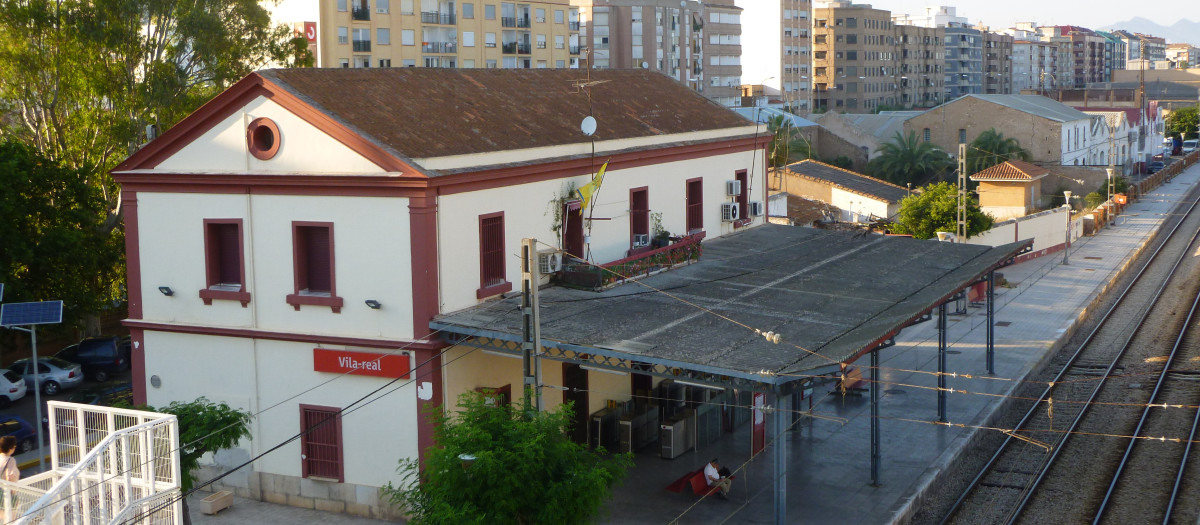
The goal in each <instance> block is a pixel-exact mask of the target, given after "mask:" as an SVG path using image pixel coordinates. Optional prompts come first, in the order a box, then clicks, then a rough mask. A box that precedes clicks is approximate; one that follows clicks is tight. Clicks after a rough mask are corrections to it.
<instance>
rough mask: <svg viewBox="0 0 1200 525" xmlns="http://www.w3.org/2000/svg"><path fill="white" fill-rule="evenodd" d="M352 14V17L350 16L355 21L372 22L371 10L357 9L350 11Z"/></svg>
mask: <svg viewBox="0 0 1200 525" xmlns="http://www.w3.org/2000/svg"><path fill="white" fill-rule="evenodd" d="M350 13H351V15H350V16H351V18H353V19H354V20H370V19H371V10H370V9H369V8H366V7H355V8H354V9H352V10H351V11H350Z"/></svg>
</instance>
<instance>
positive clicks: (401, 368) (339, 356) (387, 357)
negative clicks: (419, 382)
mask: <svg viewBox="0 0 1200 525" xmlns="http://www.w3.org/2000/svg"><path fill="white" fill-rule="evenodd" d="M411 369H412V357H411V356H410V355H409V354H408V353H406V352H396V353H390V354H385V353H375V352H359V351H354V350H331V349H329V348H314V349H313V370H316V371H317V372H332V373H335V374H346V373H349V374H352V375H358V376H375V377H392V378H401V379H408V373H409V370H411Z"/></svg>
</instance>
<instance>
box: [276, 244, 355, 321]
mask: <svg viewBox="0 0 1200 525" xmlns="http://www.w3.org/2000/svg"><path fill="white" fill-rule="evenodd" d="M333 254H334V249H333V223H331V222H293V223H292V268H293V277H294V279H295V283H296V288H295V293H292V294H290V295H288V297H287V301H288V304H291V305H293V306H295V307H296V309H297V310H299V309H300V305H304V304H311V305H320V306H329V307H332V308H333V312H334V313H338V312H340V311H341V308H342V303H343V301H342V298H341V297H338V296H337V281H336V278H335V277H336V275H337V274H336V273H335V268H334V257H333Z"/></svg>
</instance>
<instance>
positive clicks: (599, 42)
mask: <svg viewBox="0 0 1200 525" xmlns="http://www.w3.org/2000/svg"><path fill="white" fill-rule="evenodd" d="M574 4H575V5H576V7H577V8H578V9H579V13H580V17H581V19H582V21H583V27H582V30H581V32H580V34H581V41H582V42H583V43H584V47H585V48H587V49H585V50H584V53H583V57H582V58H583V60H582V63H583V66H584V67H593V68H597V69H609V68H611V69H626V68H643V69H650V70H654V71H658V72H660V73H663V74H665V75H667V76H669V77H671V78H673V79H675V80H676V81H679V82H681V83H683V84H685V85H687V86H688V87H689V88H691V89H693V90H695V91H697V92H699V93H701V94H703V95H705V96H707V97H708V98H710V99H712V100H715V101H717V102H720V103H721V104H723V105H727V106H735V105H737V104H738V103H739V102H740V100H741V99H740V96H741V84H742V80H741V76H742V65H741V56H742V51H741V11H742V9H741V8H740V7H737V6H736V5H734V2H733V0H712V1H708V2H699V1H695V0H684V1H682V2H676V1H672V0H594V1H588V0H574Z"/></svg>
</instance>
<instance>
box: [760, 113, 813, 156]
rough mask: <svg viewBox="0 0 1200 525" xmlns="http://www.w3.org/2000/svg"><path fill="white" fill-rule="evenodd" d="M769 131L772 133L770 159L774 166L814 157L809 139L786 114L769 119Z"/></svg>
mask: <svg viewBox="0 0 1200 525" xmlns="http://www.w3.org/2000/svg"><path fill="white" fill-rule="evenodd" d="M767 132H768V133H770V134H771V144H770V146H769V148H770V156H769V157H768V160H769V161H770V165H771V166H772V167H780V166H786V165H788V164H791V163H793V162H796V161H799V160H804V159H810V158H812V151H810V148H809V147H808V141H806V140H804V138H803V137H801V136H800V130H798V129H796V127H795V126H793V125H792V121H791V120H788V119H787V118H786V117H785V116H783V115H777V116H774V117H771V118H770V119H769V120H767Z"/></svg>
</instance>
